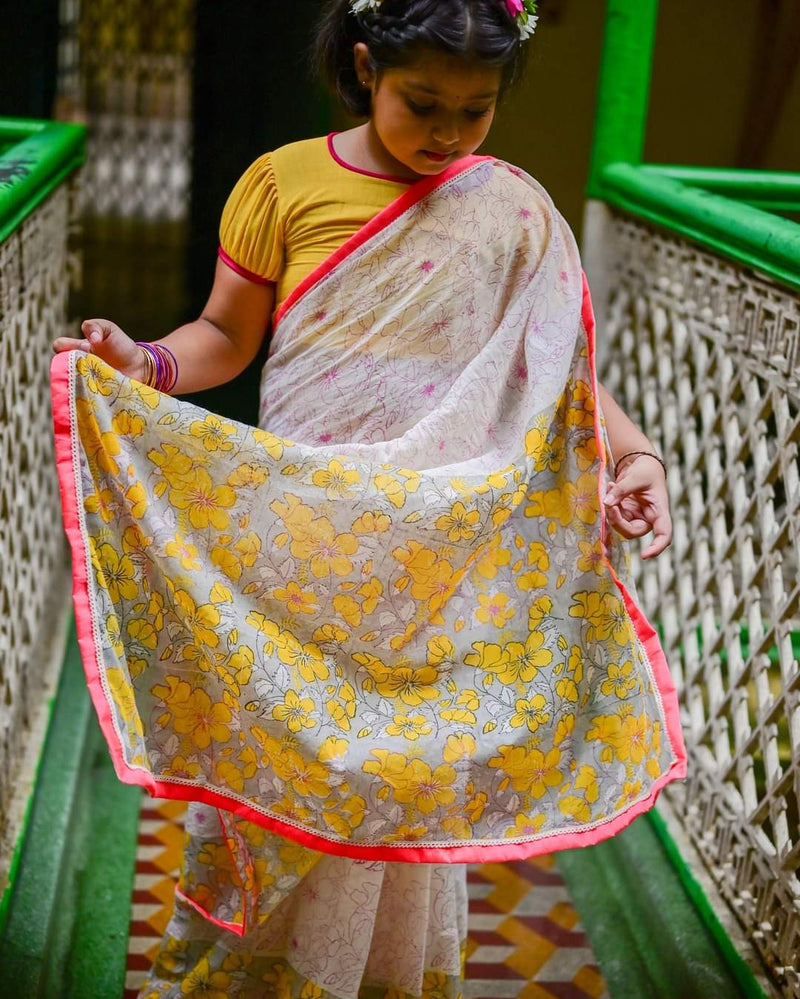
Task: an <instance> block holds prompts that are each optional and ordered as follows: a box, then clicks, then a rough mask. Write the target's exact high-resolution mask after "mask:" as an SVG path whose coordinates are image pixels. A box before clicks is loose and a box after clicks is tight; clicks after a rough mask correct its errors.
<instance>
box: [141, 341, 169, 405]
mask: <svg viewBox="0 0 800 999" xmlns="http://www.w3.org/2000/svg"><path fill="white" fill-rule="evenodd" d="M136 346H137V347H139V349H140V350H141V351H143V353H144V356H145V360H146V365H147V373H146V376H145V385H149V386H150V388H154V389H156V391H157V392H171V391H172V389H173V388H174V387H175V384H176V382H177V381H178V362H177V360H176V359H175V355H174V354H173V353H172V351H171V350H170V349H169V347H165V346H164V344H162V343H146V342H145V341H143V340H137V341H136Z"/></svg>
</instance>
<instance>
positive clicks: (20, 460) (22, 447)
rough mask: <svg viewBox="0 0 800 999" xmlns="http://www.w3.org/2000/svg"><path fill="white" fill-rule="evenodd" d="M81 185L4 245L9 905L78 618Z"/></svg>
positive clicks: (1, 787) (2, 484) (2, 867)
mask: <svg viewBox="0 0 800 999" xmlns="http://www.w3.org/2000/svg"><path fill="white" fill-rule="evenodd" d="M75 185H76V182H75V180H74V179H73V180H72V181H69V182H67V183H62V184H61V185H60V186H59V187H57V188H56V189H55V190H54V191H53V192H52V193H50V194H49V195H48V197H47V198H46V200H44V201H43V202H42V203H41V204H40V205H39V206H38V207H37V208H36V209H35V210H34V211H33V213H32V214H30V215H28V217H27V218H26V219H25V220H24V221H23V222H22V223H21V224H20V225H19V226H17V228H16V229H14V231H13V232H11V234H10V235H9V236H8V237H7V238H6V239H5V240H4V241H2V242H0V895H1V894H2V892H3V889H4V888H5V886H6V883H7V878H8V874H9V865H10V861H11V857H12V854H13V849H14V845H15V843H16V842H17V838H18V835H19V832H20V828H21V825H22V822H23V819H24V813H25V807H26V803H27V801H28V798H29V796H30V794H31V793H32V790H33V781H34V776H35V769H36V762H37V760H38V756H39V752H40V750H41V743H42V739H43V736H44V731H45V728H46V724H47V716H48V711H47V706H48V701H49V700H50V698H51V697H52V696H53V693H54V690H55V686H56V682H57V679H58V670H59V667H60V665H61V655H62V653H63V629H64V625H65V622H66V619H67V612H68V608H69V586H68V583H69V575H68V563H67V558H66V546H65V542H64V534H63V529H62V526H61V508H60V504H59V500H58V485H57V480H56V471H55V460H54V456H53V444H52V439H53V432H52V421H51V416H50V393H49V379H50V376H49V366H50V358H51V357H52V351H51V347H50V344H51V341H52V340H53V339H54V338H55V337H56V336H61V335H65V334H66V333H67V320H66V317H67V295H68V291H69V285H70V272H71V270H72V267H71V261H70V256H69V254H68V245H67V244H68V229H69V225H70V219H71V217H73V216H74V212H73V206H74V203H75V200H76V186H75Z"/></svg>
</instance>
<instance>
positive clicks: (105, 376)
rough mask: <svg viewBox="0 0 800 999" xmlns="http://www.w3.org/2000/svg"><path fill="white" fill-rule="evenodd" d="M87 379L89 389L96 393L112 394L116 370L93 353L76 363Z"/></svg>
mask: <svg viewBox="0 0 800 999" xmlns="http://www.w3.org/2000/svg"><path fill="white" fill-rule="evenodd" d="M75 367H76V368H77V370H78V371H79V372H80V373H81V374H82V375H83V376H84V378H85V379H86V384H87V386H88V388H89V391H90V392H91V393H93V394H94V395H111V393H112V392H113V391H114V387H115V386H114V374H115V373H114V370H113V368H110V367H109V366H108V365H107V364H106V363H105V362H104V361H100V360H99V359H98V358H96V357H94V356H93V355H92V354H87V356H86V357H80V358H79V359H78V362H77V364H76V365H75Z"/></svg>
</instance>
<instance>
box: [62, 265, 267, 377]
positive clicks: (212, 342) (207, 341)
mask: <svg viewBox="0 0 800 999" xmlns="http://www.w3.org/2000/svg"><path fill="white" fill-rule="evenodd" d="M274 301H275V288H274V285H272V284H266V285H262V284H255V283H254V282H253V281H248V280H247V278H244V277H242V276H241V275H239V274H237V273H236V272H235V271H234V270H232V269H231V268H230V267H228V266H227V264H224V263H223V262H222V261H221V260H218V261H217V269H216V273H215V275H214V285H213V287H212V289H211V294H210V295H209V298H208V302H206V305H205V308H204V309H203V311H202V313H201V314H200V317H199V318H198V319H195V320H194V321H193V322H191V323H186V325H184V326H180V327H179V328H178V329H176V330H174V331H173V332H172V333H170V334H168V335H167V336H165V337H163V338H162V339H161V340H158V341H156V342H157V343H163V344H164V345H165V346H167V347H169V349H170V350H171V351H172V353H173V354H174V355H175V360H176V361H177V363H178V380H177V382H176V383H175V386H174V387H173V389H172V392H173V393H176V394H185V393H187V392H197V391H199V390H200V389H206V388H211V387H212V386H214V385H222V384H223V383H224V382H229V381H230V380H231V379H232V378H235V377H236V376H237V375H238V374H240V373H241V372H242V371H244V369H245V368H246V367H247V365H248V364H249V363H250V361H252V360H253V358H254V357H255V356H256V354H257V353H258V349H259V347H260V346H261V342H262V340H263V339H264V334H265V333H266V330H267V327H268V326H269V321H270V317H271V315H272V307H273V304H274ZM81 330H82V332H83V335H84V337H86V339H85V340H76V339H73V338H71V337H59V338H58V339H57V340H55V341H54V342H53V350H54V351H55V352H56V353H60V352H61V351H64V350H84V351H87V352H88V353H91V354H96V355H97V356H98V357H99V358H101V359H102V360H104V361H105V362H106V363H107V364H110V365H111V366H112V367H114V368H116V369H117V370H118V371H121V372H122V373H123V374H124V375H128V377H130V378H136V379H138V380H140V381H143V380H144V378H145V371H146V370H147V369H146V366H145V360H144V355H143V352H142V349H141V348H140V347H137V346H136V343H135V342H134V340H133V339H132V338H131V337H129V336H128V335H127V334H126V333H123V331H122V330H121V329H120V328H119V326H117V325H116V324H115V323H112V322H111V321H110V320H108V319H86V320H85V321H84V322H83V323H82V324H81Z"/></svg>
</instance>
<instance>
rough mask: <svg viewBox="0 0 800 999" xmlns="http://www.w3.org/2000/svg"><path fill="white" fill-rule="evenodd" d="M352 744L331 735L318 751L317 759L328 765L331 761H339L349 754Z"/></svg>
mask: <svg viewBox="0 0 800 999" xmlns="http://www.w3.org/2000/svg"><path fill="white" fill-rule="evenodd" d="M349 745H350V744H349V743H348V741H347V739H340V738H338V737H337V736H335V735H329V736H328V738H327V739H326V740H325V741H324V742H323V743H322V745H321V746H320V747H319V750H318V751H317V759H318V760H319V761H320V763H327V762H328V761H329V760H337V759H339V758H340V757H343V756H345V755H346V754H347V748H348V746H349Z"/></svg>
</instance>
